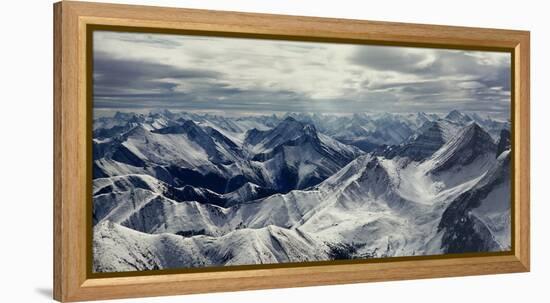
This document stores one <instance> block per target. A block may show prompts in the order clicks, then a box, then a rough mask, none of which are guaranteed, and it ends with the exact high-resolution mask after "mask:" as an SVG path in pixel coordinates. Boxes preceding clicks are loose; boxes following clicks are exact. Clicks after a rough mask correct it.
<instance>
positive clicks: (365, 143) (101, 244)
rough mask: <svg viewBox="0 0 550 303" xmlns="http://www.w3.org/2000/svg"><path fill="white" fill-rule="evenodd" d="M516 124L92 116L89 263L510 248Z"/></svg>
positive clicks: (411, 118)
mask: <svg viewBox="0 0 550 303" xmlns="http://www.w3.org/2000/svg"><path fill="white" fill-rule="evenodd" d="M509 128H510V124H509V122H508V121H500V120H497V119H493V118H490V117H485V118H482V117H481V116H479V115H478V114H470V113H462V112H460V111H457V110H453V111H451V112H450V113H448V114H447V115H445V116H440V115H436V114H427V113H416V114H390V113H381V114H367V113H357V114H353V115H330V114H304V113H287V114H285V115H265V116H250V117H244V116H242V117H230V116H221V115H212V114H198V113H191V112H170V111H167V110H163V111H155V112H151V113H149V114H135V113H123V112H117V113H116V114H115V115H114V116H112V117H101V118H97V119H95V120H94V123H93V136H94V139H93V155H94V162H93V176H94V181H93V223H94V245H93V249H94V263H93V264H94V270H95V271H96V272H120V271H136V270H138V271H141V270H151V269H166V268H188V267H204V266H225V265H239V264H265V263H282V262H303V261H318V260H332V259H353V258H382V257H393V256H412V255H434V254H444V253H462V252H488V251H503V250H509V249H510V247H511V243H510V241H511V223H510V222H511V218H510V207H511V204H510V203H511V202H510V131H509Z"/></svg>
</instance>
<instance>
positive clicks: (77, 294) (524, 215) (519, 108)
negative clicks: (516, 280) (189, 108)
mask: <svg viewBox="0 0 550 303" xmlns="http://www.w3.org/2000/svg"><path fill="white" fill-rule="evenodd" d="M92 24H96V25H108V26H109V25H112V26H129V27H139V28H162V29H166V30H175V31H178V30H186V31H199V32H201V31H204V32H209V33H221V34H223V35H225V36H246V35H248V36H265V37H277V39H281V38H282V39H294V40H306V41H343V42H350V41H351V42H356V43H364V44H369V43H375V44H384V45H412V46H423V47H447V48H457V49H487V50H491V49H501V50H502V49H504V50H509V51H510V52H511V53H512V70H513V73H512V117H513V128H512V134H513V135H512V146H513V157H512V163H513V169H512V171H513V179H512V188H513V191H512V198H513V199H512V203H513V209H514V210H515V211H513V218H512V220H513V222H514V224H513V237H512V239H513V249H512V252H511V253H510V254H507V255H492V256H491V255H490V256H470V257H468V258H460V257H456V258H453V257H451V258H434V259H419V260H409V259H405V260H401V261H398V262H365V263H358V264H349V263H348V264H329V265H323V266H300V267H284V268H263V269H243V270H238V271H213V272H189V273H176V274H164V275H147V276H132V277H129V276H128V277H106V278H103V277H101V278H91V277H90V275H89V274H88V273H87V270H86V268H87V267H86V266H87V263H86V262H87V247H89V246H87V245H90V243H87V242H89V239H88V237H87V229H86V226H87V225H86V224H87V222H88V220H89V219H88V218H87V217H88V215H89V212H88V211H87V207H86V205H87V204H86V201H87V199H89V197H88V194H89V192H88V188H89V186H90V184H89V183H90V182H89V179H88V176H89V175H88V174H89V172H90V166H89V165H90V162H91V160H90V159H89V157H90V154H89V153H88V150H89V148H90V144H91V140H88V139H89V136H88V135H89V134H88V131H89V129H90V125H89V123H90V121H91V119H90V117H91V116H90V115H91V114H92V113H91V110H90V108H89V104H88V103H87V101H86V100H87V96H88V94H90V93H91V92H90V91H86V90H87V82H86V81H87V76H86V75H87V65H86V62H87V57H88V54H87V53H86V42H87V39H88V37H87V35H86V33H87V30H86V28H87V25H92ZM529 37H530V35H529V32H527V31H515V30H500V29H482V28H466V27H450V26H437V25H422V24H405V23H390V22H372V21H359V20H342V19H329V18H313V17H297V16H282V15H268V14H251V13H236V12H221V11H204V10H190V9H176V8H160V7H148V6H129V5H113V4H98V3H83V2H70V1H63V2H58V3H56V4H55V5H54V288H53V289H54V292H53V293H54V298H55V299H56V300H59V301H63V302H69V301H80V300H94V299H110V298H129V297H143V296H159V295H176V294H189V293H201V292H219V291H234V290H247V289H263V288H278V287H299V286H310V285H324V284H342V283H357V282H370V281H387V280H400V279H420V278H435V277H448V276H464V275H482V274H495V273H512V272H526V271H529V268H530V257H529V254H530V253H529V247H530V243H529V241H530V240H529V217H530V216H529V51H530V50H529V47H530V46H529V43H530V42H529V41H530V38H529Z"/></svg>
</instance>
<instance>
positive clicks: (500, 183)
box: [438, 152, 511, 253]
mask: <svg viewBox="0 0 550 303" xmlns="http://www.w3.org/2000/svg"><path fill="white" fill-rule="evenodd" d="M509 193H510V154H509V152H504V153H502V155H501V156H500V157H499V158H498V161H497V163H496V165H495V166H494V168H493V169H491V171H489V172H488V173H487V174H486V176H485V177H484V178H483V179H482V180H480V181H479V183H478V184H477V185H476V186H475V187H474V188H473V189H472V190H470V191H467V192H465V193H463V194H462V195H460V196H459V197H457V198H456V199H455V200H454V201H453V202H452V203H451V204H450V205H449V207H448V208H447V209H446V210H445V212H444V213H443V215H442V218H441V221H440V223H439V225H438V231H439V232H440V233H442V240H441V247H442V249H443V250H444V251H445V252H446V253H461V252H481V251H500V250H503V249H505V250H508V249H510V243H511V242H510V241H511V230H510V220H511V218H510V214H511V213H510V209H511V200H510V198H509V197H510V196H509Z"/></svg>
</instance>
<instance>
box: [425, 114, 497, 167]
mask: <svg viewBox="0 0 550 303" xmlns="http://www.w3.org/2000/svg"><path fill="white" fill-rule="evenodd" d="M495 153H496V144H495V143H494V142H493V139H492V138H491V136H490V135H489V134H488V133H487V132H486V131H485V130H483V128H482V127H481V126H479V124H477V123H476V122H471V123H470V124H469V125H467V126H466V127H464V128H463V129H462V130H461V131H460V132H459V133H458V134H457V135H456V136H455V137H454V138H453V139H452V140H450V141H449V142H448V143H447V144H445V145H444V146H443V147H441V149H440V150H438V152H437V153H435V154H434V156H433V160H432V161H433V162H434V163H435V168H434V170H433V172H438V171H443V170H446V169H448V168H450V167H452V166H458V165H463V166H464V165H468V164H470V163H472V162H473V161H474V160H475V159H476V158H477V157H480V156H483V155H487V154H493V155H494V154H495Z"/></svg>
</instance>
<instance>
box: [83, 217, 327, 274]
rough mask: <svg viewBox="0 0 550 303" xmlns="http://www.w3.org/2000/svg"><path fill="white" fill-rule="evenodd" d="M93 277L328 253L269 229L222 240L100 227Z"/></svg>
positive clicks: (301, 236)
mask: <svg viewBox="0 0 550 303" xmlns="http://www.w3.org/2000/svg"><path fill="white" fill-rule="evenodd" d="M93 241H94V245H93V247H94V252H93V255H94V262H93V266H94V271H95V272H124V271H143V270H152V269H162V268H190V267H208V266H229V265H244V264H269V263H286V262H305V261H316V260H323V259H327V258H328V257H327V247H326V246H325V245H324V244H323V243H317V242H315V241H314V240H313V239H312V238H311V237H310V236H308V235H307V234H305V233H304V232H300V231H292V230H287V229H282V228H278V227H275V226H267V227H264V228H261V229H256V230H252V229H241V230H236V231H233V232H231V233H230V234H227V235H225V236H223V237H219V238H213V237H207V236H200V235H199V236H194V237H181V236H178V235H173V234H160V235H148V234H145V233H140V232H137V231H134V230H132V229H128V228H125V227H122V226H120V225H118V224H115V223H112V222H108V221H106V222H103V223H101V224H98V225H97V226H96V227H95V228H94V239H93Z"/></svg>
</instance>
